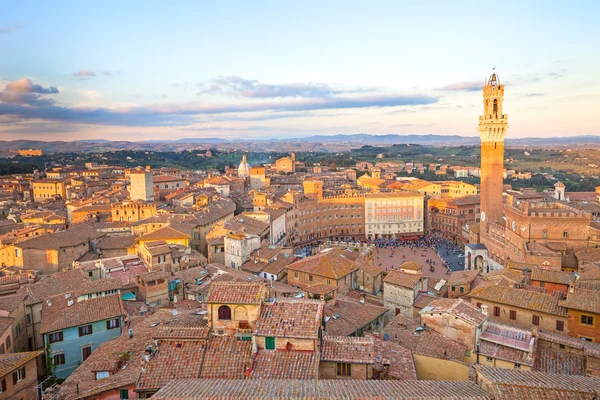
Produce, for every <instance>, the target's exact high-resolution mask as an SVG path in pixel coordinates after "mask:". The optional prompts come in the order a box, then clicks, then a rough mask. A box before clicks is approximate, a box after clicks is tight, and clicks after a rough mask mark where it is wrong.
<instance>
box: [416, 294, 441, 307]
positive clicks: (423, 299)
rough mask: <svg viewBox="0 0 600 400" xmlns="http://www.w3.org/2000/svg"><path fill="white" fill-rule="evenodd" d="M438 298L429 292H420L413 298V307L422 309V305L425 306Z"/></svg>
mask: <svg viewBox="0 0 600 400" xmlns="http://www.w3.org/2000/svg"><path fill="white" fill-rule="evenodd" d="M438 298H439V297H437V296H434V295H431V294H429V293H426V292H421V293H419V295H418V296H417V298H416V299H415V302H414V303H413V307H415V308H418V309H422V308H423V307H427V306H428V305H429V304H430V303H431V302H432V301H434V300H435V299H438Z"/></svg>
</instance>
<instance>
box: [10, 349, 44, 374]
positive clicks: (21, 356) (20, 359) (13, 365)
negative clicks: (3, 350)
mask: <svg viewBox="0 0 600 400" xmlns="http://www.w3.org/2000/svg"><path fill="white" fill-rule="evenodd" d="M42 353H43V351H42V350H39V351H29V352H25V353H8V354H0V378H2V377H3V376H5V375H8V374H9V373H10V372H11V371H14V370H15V369H17V368H20V367H21V366H23V365H25V364H26V363H27V362H29V361H31V360H33V359H34V358H36V357H37V356H40V355H42Z"/></svg>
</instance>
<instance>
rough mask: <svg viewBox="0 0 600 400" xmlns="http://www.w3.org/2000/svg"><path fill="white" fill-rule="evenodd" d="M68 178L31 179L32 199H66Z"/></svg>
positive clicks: (38, 200)
mask: <svg viewBox="0 0 600 400" xmlns="http://www.w3.org/2000/svg"><path fill="white" fill-rule="evenodd" d="M69 182H70V178H62V179H40V180H38V181H33V182H32V185H33V201H35V202H41V201H46V200H54V199H62V200H66V199H68V198H69V197H68V194H69Z"/></svg>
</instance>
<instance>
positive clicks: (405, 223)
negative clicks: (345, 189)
mask: <svg viewBox="0 0 600 400" xmlns="http://www.w3.org/2000/svg"><path fill="white" fill-rule="evenodd" d="M423 197H424V196H423V195H421V194H418V193H413V192H391V193H369V194H367V195H365V229H366V232H365V233H366V236H367V237H368V238H370V239H377V238H379V237H390V238H391V237H411V236H422V235H423V229H424V224H423V215H424V214H423Z"/></svg>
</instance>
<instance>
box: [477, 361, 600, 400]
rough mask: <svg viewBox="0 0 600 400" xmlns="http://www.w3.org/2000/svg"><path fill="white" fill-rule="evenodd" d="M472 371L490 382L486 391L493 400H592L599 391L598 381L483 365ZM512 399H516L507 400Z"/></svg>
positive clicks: (581, 377)
mask: <svg viewBox="0 0 600 400" xmlns="http://www.w3.org/2000/svg"><path fill="white" fill-rule="evenodd" d="M475 369H476V371H477V373H478V374H480V375H482V376H483V377H484V379H486V380H488V381H489V382H490V383H489V384H488V385H487V387H488V390H489V392H490V394H492V395H493V396H495V397H494V398H495V399H509V398H512V399H515V398H518V399H535V398H547V399H550V398H552V399H556V398H564V399H575V398H577V399H586V398H589V399H593V398H596V396H597V393H598V391H599V390H600V378H588V377H583V376H576V375H560V374H550V373H544V372H536V371H524V370H518V369H503V368H492V367H486V366H483V365H476V366H475ZM515 395H516V396H517V397H510V396H515Z"/></svg>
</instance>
